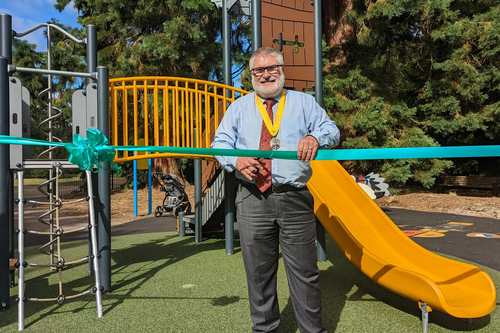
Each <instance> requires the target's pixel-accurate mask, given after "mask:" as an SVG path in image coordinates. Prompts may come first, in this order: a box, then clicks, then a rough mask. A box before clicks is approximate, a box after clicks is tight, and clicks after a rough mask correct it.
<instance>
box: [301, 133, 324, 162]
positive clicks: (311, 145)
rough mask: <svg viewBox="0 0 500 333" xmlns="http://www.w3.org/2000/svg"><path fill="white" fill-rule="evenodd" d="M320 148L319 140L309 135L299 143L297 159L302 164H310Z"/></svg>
mask: <svg viewBox="0 0 500 333" xmlns="http://www.w3.org/2000/svg"><path fill="white" fill-rule="evenodd" d="M318 148H319V143H318V140H316V138H315V137H314V136H312V135H308V136H306V137H304V138H303V139H302V140H300V141H299V148H297V157H298V158H299V160H301V161H302V162H309V161H311V160H312V159H313V158H314V157H315V156H316V153H317V151H318Z"/></svg>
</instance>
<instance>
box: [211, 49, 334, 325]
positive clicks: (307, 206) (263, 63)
mask: <svg viewBox="0 0 500 333" xmlns="http://www.w3.org/2000/svg"><path fill="white" fill-rule="evenodd" d="M283 63H284V62H283V57H282V55H281V53H280V52H278V51H277V50H275V49H273V48H270V47H263V48H260V49H259V50H257V51H256V52H255V53H254V54H253V55H252V57H251V58H250V64H249V65H250V72H251V74H252V85H253V88H254V90H255V92H254V93H251V94H248V95H246V96H244V97H241V98H239V99H238V100H236V101H235V102H234V103H233V104H232V105H231V106H230V107H229V108H228V110H227V112H226V114H225V115H224V118H223V119H222V121H221V123H220V125H219V128H218V129H217V132H216V133H215V139H214V142H213V143H212V148H219V149H250V150H257V149H259V150H271V149H272V150H284V151H287V150H288V151H297V160H279V159H257V158H250V157H229V156H217V160H218V161H219V162H220V164H221V165H222V166H223V167H224V168H225V169H226V170H228V171H230V172H231V171H234V170H236V177H237V178H238V181H239V185H238V191H237V194H236V220H237V222H238V230H239V235H240V244H241V251H242V255H243V262H244V266H245V271H246V275H247V284H248V296H249V300H250V314H251V317H252V321H253V323H254V326H253V329H252V331H253V332H276V331H277V329H278V326H279V324H280V310H279V306H278V296H277V292H276V277H277V276H276V275H277V270H278V260H279V247H280V246H281V252H282V257H283V261H284V264H285V271H286V274H287V278H288V285H289V288H290V295H291V299H292V304H293V309H294V312H295V316H296V318H297V323H298V326H299V329H300V331H301V332H308V333H310V332H326V330H325V329H324V328H323V327H322V324H321V292H320V286H319V269H318V266H317V257H316V256H317V255H316V219H315V216H314V211H313V209H314V200H313V197H312V195H311V193H309V190H308V189H307V187H306V183H307V181H308V180H309V179H310V178H311V175H312V170H311V167H310V165H309V162H310V161H311V160H312V159H313V158H314V157H315V155H316V152H317V150H318V148H320V147H321V148H323V147H325V148H329V147H332V146H334V145H336V144H338V143H339V138H340V134H339V130H338V128H337V126H336V125H335V123H334V122H333V121H332V120H330V119H329V117H328V115H327V114H326V112H325V111H324V110H323V109H322V108H321V107H320V106H319V105H318V104H317V103H316V101H315V100H314V98H313V97H312V96H310V95H307V94H304V93H301V92H296V91H292V90H285V89H283V87H284V84H285V76H284V74H283V73H284V71H283Z"/></svg>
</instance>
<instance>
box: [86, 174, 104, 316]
mask: <svg viewBox="0 0 500 333" xmlns="http://www.w3.org/2000/svg"><path fill="white" fill-rule="evenodd" d="M85 175H86V177H85V178H86V179H87V192H88V194H89V196H90V197H91V198H92V197H93V196H94V192H93V190H92V188H93V185H92V171H90V170H85ZM94 211H95V206H94V203H93V201H92V200H89V216H90V234H91V237H90V239H91V248H92V255H91V256H90V257H89V258H91V260H89V261H90V262H91V263H92V265H93V266H94V272H95V297H96V307H97V317H98V318H101V317H102V298H101V280H100V276H99V255H98V254H99V250H98V245H97V231H96V223H95V218H94V217H95V215H96V214H95V212H94Z"/></svg>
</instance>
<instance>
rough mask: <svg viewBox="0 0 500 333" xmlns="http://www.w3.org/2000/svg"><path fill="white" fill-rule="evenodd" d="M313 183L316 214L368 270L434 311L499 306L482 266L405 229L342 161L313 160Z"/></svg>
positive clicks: (478, 311) (473, 311)
mask: <svg viewBox="0 0 500 333" xmlns="http://www.w3.org/2000/svg"><path fill="white" fill-rule="evenodd" d="M311 165H312V168H313V177H312V178H311V180H310V181H309V183H308V187H309V189H310V191H311V193H312V194H313V195H314V199H315V207H314V209H315V213H316V216H317V217H318V219H319V220H320V221H321V223H322V224H323V225H324V226H325V229H326V230H327V231H328V233H329V234H330V236H331V237H332V238H333V239H334V240H335V241H336V242H337V244H338V246H339V247H340V249H341V250H342V251H343V252H344V254H345V255H346V257H347V258H348V259H349V260H350V261H351V262H352V263H353V264H354V265H355V266H356V267H357V268H358V269H359V270H361V271H362V272H363V273H364V274H365V275H367V276H368V277H369V278H370V279H372V280H373V281H375V282H376V283H378V284H379V285H381V286H383V287H385V288H387V289H389V290H390V291H392V292H394V293H396V294H399V295H401V296H403V297H406V298H408V299H411V300H414V301H416V302H425V303H426V304H427V307H428V308H429V307H430V308H431V309H428V310H432V309H435V310H439V311H442V312H446V313H448V314H450V315H452V316H454V317H458V318H478V317H482V316H485V315H487V314H489V313H491V312H492V311H493V309H494V308H495V303H496V289H495V285H494V284H493V281H492V280H491V278H490V277H489V275H488V274H486V273H485V272H484V271H482V270H481V269H479V268H478V267H476V266H473V265H469V264H465V263H462V262H458V261H454V260H450V259H447V258H444V257H441V256H439V255H437V254H434V253H432V252H430V251H428V250H426V249H424V248H423V247H421V246H419V245H418V244H416V243H415V242H413V241H412V240H411V239H410V238H409V237H407V236H406V235H405V234H403V233H402V232H401V231H400V230H399V228H398V227H397V226H396V225H395V224H394V223H393V222H392V221H391V220H390V219H389V218H388V217H387V215H386V214H385V213H384V212H383V211H382V210H381V209H380V208H379V207H378V206H377V204H375V203H374V202H373V200H371V199H370V198H369V197H368V196H367V195H366V194H365V193H364V191H363V190H362V189H361V187H359V186H358V185H357V184H356V182H355V181H354V180H353V179H352V178H351V176H350V175H349V174H348V173H347V172H346V171H345V170H344V168H342V166H341V165H340V164H339V163H338V162H337V161H313V162H311Z"/></svg>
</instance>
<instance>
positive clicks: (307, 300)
mask: <svg viewBox="0 0 500 333" xmlns="http://www.w3.org/2000/svg"><path fill="white" fill-rule="evenodd" d="M268 193H269V192H266V194H262V193H261V192H260V191H259V190H258V189H257V188H256V187H255V188H253V187H250V186H240V188H239V189H238V192H237V194H236V214H237V215H236V217H237V221H238V230H239V234H240V243H241V251H242V255H243V262H244V265H245V271H246V275H247V283H248V296H249V299H250V314H251V317H252V321H253V323H254V326H253V328H252V332H254V333H257V332H276V331H277V329H278V326H279V324H280V311H279V306H278V296H277V291H276V286H277V279H276V277H277V271H278V260H279V247H280V246H281V252H282V257H283V261H284V265H285V271H286V275H287V278H288V286H289V289H290V294H291V299H292V305H293V309H294V312H295V317H296V319H297V324H298V326H299V329H300V332H302V333H316V332H321V333H323V332H326V330H325V329H324V328H323V327H322V325H321V311H322V310H321V291H320V286H319V269H318V266H317V254H316V218H315V216H314V211H313V209H314V199H313V197H312V195H311V193H309V190H307V188H304V189H303V190H299V191H289V192H284V193H272V192H271V193H269V194H268Z"/></svg>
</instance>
